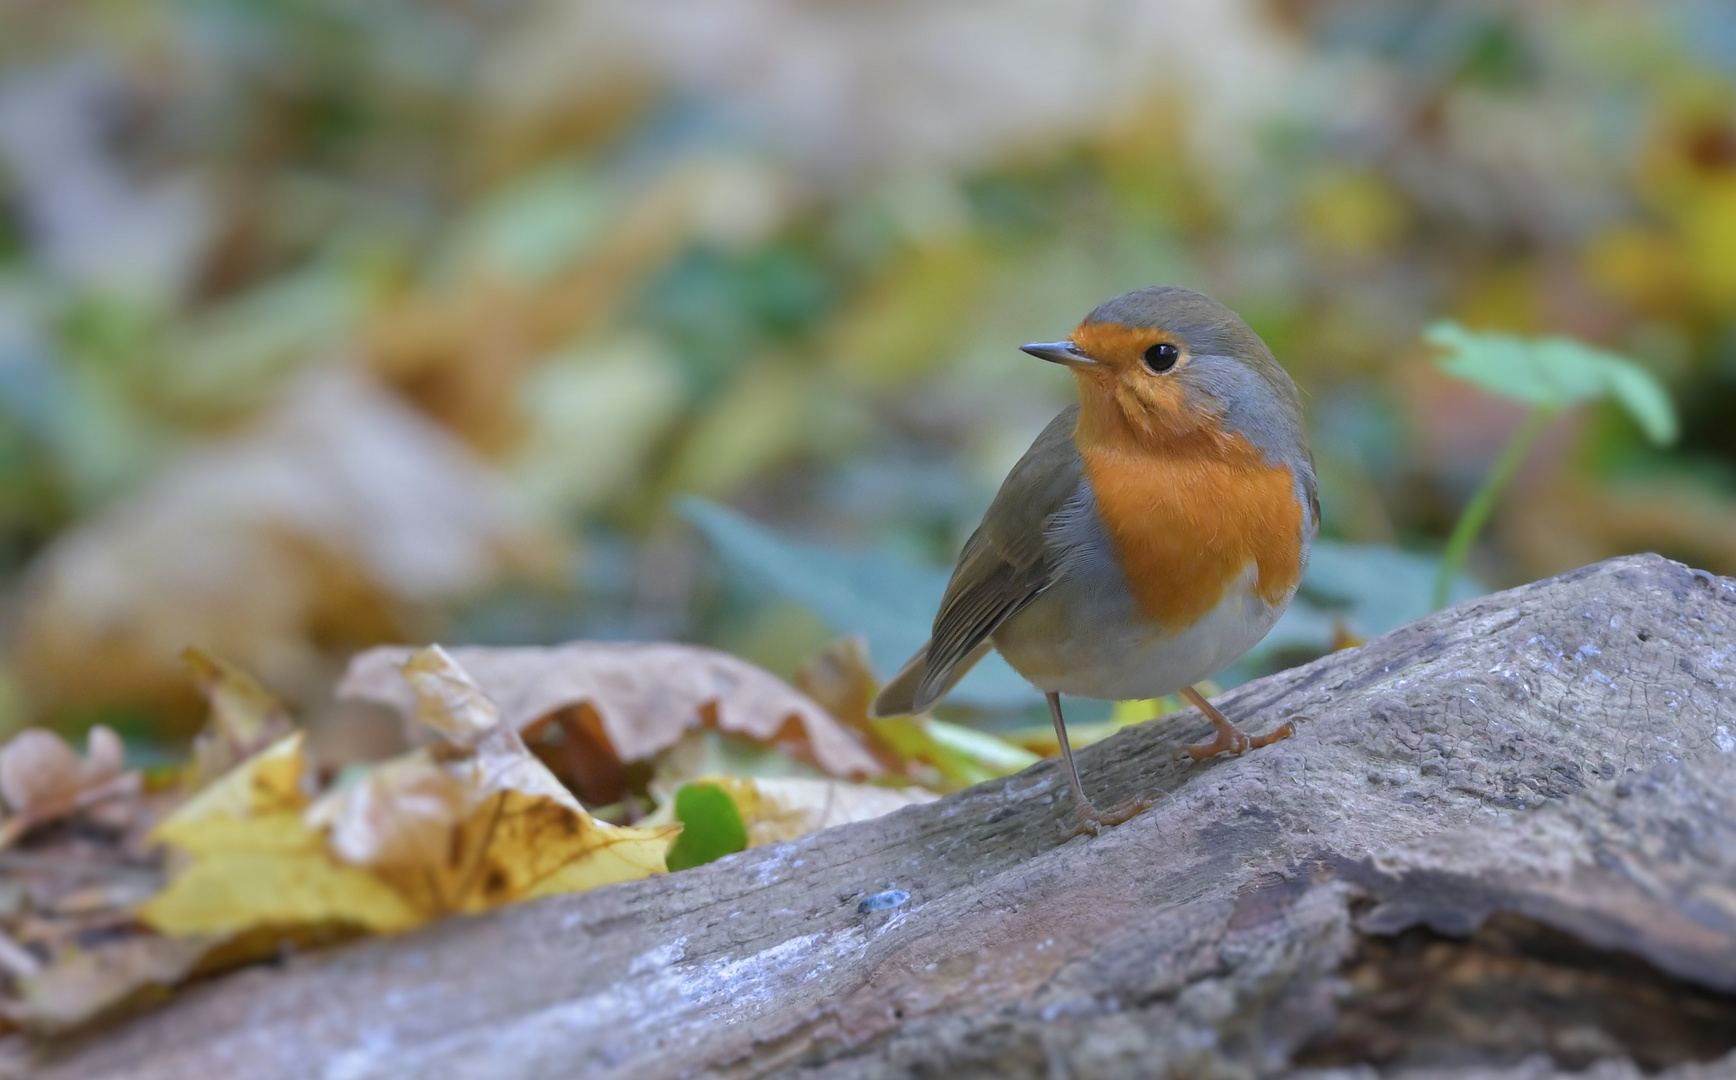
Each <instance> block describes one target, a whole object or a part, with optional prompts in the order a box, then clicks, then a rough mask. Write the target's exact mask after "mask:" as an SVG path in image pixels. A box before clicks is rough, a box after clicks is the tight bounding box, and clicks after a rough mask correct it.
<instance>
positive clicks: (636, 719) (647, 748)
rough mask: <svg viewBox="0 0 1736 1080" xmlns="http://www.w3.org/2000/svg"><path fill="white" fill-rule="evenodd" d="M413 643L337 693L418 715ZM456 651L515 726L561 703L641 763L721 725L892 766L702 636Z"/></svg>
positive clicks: (857, 762) (792, 747) (808, 753)
mask: <svg viewBox="0 0 1736 1080" xmlns="http://www.w3.org/2000/svg"><path fill="white" fill-rule="evenodd" d="M409 655H410V653H409V650H408V649H405V648H382V649H372V650H370V651H368V652H365V653H362V654H361V655H360V656H357V657H356V658H355V659H354V660H353V661H352V662H351V663H350V670H349V674H347V675H346V676H345V677H344V680H343V682H342V683H341V684H339V686H338V695H339V697H343V698H351V699H356V700H362V701H373V702H378V703H380V704H384V705H390V706H392V707H394V708H396V709H397V710H398V711H399V712H400V713H402V714H403V715H404V716H406V717H413V716H415V715H416V710H417V708H418V706H417V703H416V696H415V694H414V693H412V691H411V690H410V687H409V686H408V685H407V684H406V683H405V681H404V679H403V678H401V677H399V675H398V671H397V668H398V666H399V665H401V664H403V663H404V662H405V660H406V659H408V657H409ZM451 656H452V658H453V659H454V660H455V661H456V662H457V663H458V664H460V665H461V666H462V667H463V668H464V670H465V671H467V672H469V673H470V674H471V675H472V676H473V677H474V678H475V680H476V683H477V685H478V686H479V687H480V688H481V690H482V692H483V693H484V694H486V695H487V696H488V698H490V699H491V700H493V701H495V702H497V703H499V706H500V715H501V718H502V720H503V721H504V722H505V723H506V724H507V725H508V726H510V727H511V728H512V729H513V730H515V731H519V730H522V729H523V728H525V727H526V726H527V725H529V724H532V723H535V722H536V721H538V720H540V719H542V718H544V717H546V716H549V715H551V714H553V713H556V712H559V711H561V710H567V709H576V710H578V711H579V712H580V713H583V714H585V716H586V718H594V720H595V723H596V725H597V727H598V728H599V730H600V731H601V733H602V734H603V736H604V737H605V738H606V739H607V742H608V745H609V747H610V748H612V750H613V752H614V754H615V757H616V758H617V759H618V761H620V762H630V761H643V760H646V759H649V758H650V757H652V756H653V755H655V754H657V753H658V752H659V751H661V750H664V749H666V748H667V747H669V746H672V745H674V744H675V742H676V741H677V740H679V739H680V738H681V736H682V733H683V732H685V731H688V730H690V729H693V728H698V727H716V728H718V729H721V730H723V731H728V732H733V733H736V734H739V735H744V736H747V737H748V738H751V739H754V740H756V741H759V742H763V743H771V744H776V745H778V746H779V747H781V748H783V749H786V750H788V751H789V752H790V753H791V754H792V755H793V756H795V757H797V758H799V759H801V760H805V761H808V762H809V763H811V764H813V765H815V766H817V767H818V768H820V769H821V770H823V771H825V772H826V773H829V774H831V775H833V776H840V777H858V778H860V777H869V776H875V775H878V774H880V773H881V772H883V771H884V770H883V767H882V766H881V764H880V763H879V762H878V761H876V760H875V759H874V756H873V755H872V754H870V753H869V752H868V750H867V749H865V748H864V746H863V744H862V741H861V740H860V739H858V738H857V737H856V736H855V735H854V734H853V733H851V732H850V731H849V730H848V729H847V728H845V727H844V726H843V725H842V724H840V723H839V722H838V721H837V720H835V719H833V717H832V716H830V715H829V714H828V713H827V712H826V711H825V710H824V709H822V708H821V707H820V706H819V705H817V704H815V703H814V701H813V700H812V699H810V698H809V697H808V696H807V695H805V694H802V693H800V692H799V691H797V690H795V689H793V688H792V687H790V686H789V685H788V684H787V683H785V682H784V681H783V680H781V679H779V678H777V676H775V675H772V674H771V673H770V672H768V671H764V670H762V669H760V668H757V667H755V666H753V665H752V664H749V663H747V662H746V661H744V660H738V659H737V658H735V657H733V656H730V655H728V654H727V653H721V652H718V651H716V650H714V649H706V648H701V647H699V646H696V645H677V644H669V643H658V644H622V643H615V642H608V643H604V642H588V641H581V642H571V643H569V644H566V645H559V646H554V647H548V648H531V647H525V648H482V647H470V648H458V649H453V650H451Z"/></svg>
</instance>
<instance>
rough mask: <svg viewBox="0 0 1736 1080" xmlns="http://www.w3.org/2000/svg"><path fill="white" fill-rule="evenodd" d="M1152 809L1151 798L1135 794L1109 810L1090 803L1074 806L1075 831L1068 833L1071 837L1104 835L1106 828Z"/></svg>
mask: <svg viewBox="0 0 1736 1080" xmlns="http://www.w3.org/2000/svg"><path fill="white" fill-rule="evenodd" d="M1149 809H1151V800H1150V799H1148V798H1146V797H1145V796H1144V795H1135V796H1134V797H1133V798H1131V799H1128V800H1127V801H1126V802H1123V803H1117V804H1115V805H1114V806H1111V807H1110V808H1109V809H1107V810H1099V809H1098V808H1097V807H1095V806H1093V805H1092V804H1090V803H1084V804H1083V805H1080V806H1077V807H1075V808H1074V824H1073V831H1072V832H1070V833H1068V834H1067V836H1068V838H1069V839H1071V838H1072V837H1075V836H1083V835H1085V834H1086V833H1090V834H1091V835H1092V836H1102V835H1103V830H1104V829H1105V828H1111V827H1113V826H1116V825H1119V824H1121V823H1122V822H1124V821H1127V820H1128V819H1130V818H1132V817H1134V816H1136V815H1138V814H1139V813H1141V812H1142V811H1145V810H1149Z"/></svg>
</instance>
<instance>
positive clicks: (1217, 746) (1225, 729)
mask: <svg viewBox="0 0 1736 1080" xmlns="http://www.w3.org/2000/svg"><path fill="white" fill-rule="evenodd" d="M1294 734H1296V725H1295V724H1294V723H1292V722H1290V721H1288V720H1286V721H1285V722H1284V724H1283V726H1282V727H1280V728H1278V730H1276V731H1271V732H1267V733H1266V734H1264V735H1249V734H1248V733H1247V732H1245V731H1243V730H1242V729H1241V728H1239V727H1236V726H1235V725H1234V724H1230V723H1225V724H1223V725H1221V726H1219V727H1218V735H1217V738H1215V739H1213V740H1212V741H1211V742H1208V743H1194V744H1193V745H1191V746H1185V747H1183V748H1182V750H1183V751H1184V752H1185V753H1186V754H1187V756H1188V757H1191V758H1193V759H1194V760H1195V761H1204V760H1205V759H1206V758H1209V757H1216V756H1217V755H1219V754H1221V753H1223V752H1224V751H1226V750H1227V751H1229V752H1230V753H1232V754H1240V753H1242V752H1244V751H1247V750H1258V749H1259V748H1260V747H1262V746H1270V745H1272V744H1273V743H1275V742H1277V741H1278V740H1280V739H1288V738H1289V737H1290V736H1292V735H1294ZM1176 756H1177V757H1180V756H1181V755H1180V754H1177V755H1176Z"/></svg>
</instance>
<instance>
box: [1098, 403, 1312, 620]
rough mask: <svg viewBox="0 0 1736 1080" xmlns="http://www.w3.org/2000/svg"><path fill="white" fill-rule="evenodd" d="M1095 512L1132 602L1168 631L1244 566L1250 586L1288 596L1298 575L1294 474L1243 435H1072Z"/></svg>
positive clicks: (1196, 614)
mask: <svg viewBox="0 0 1736 1080" xmlns="http://www.w3.org/2000/svg"><path fill="white" fill-rule="evenodd" d="M1075 437H1076V440H1077V441H1078V444H1079V452H1080V454H1081V456H1082V457H1083V459H1084V464H1085V475H1086V478H1087V480H1088V481H1089V482H1090V484H1091V488H1092V492H1093V493H1094V494H1095V495H1096V497H1097V512H1098V514H1099V516H1100V517H1101V518H1102V519H1103V524H1104V527H1105V528H1106V529H1107V531H1108V533H1109V538H1110V540H1111V542H1112V543H1113V544H1114V545H1115V550H1116V554H1117V555H1118V556H1119V557H1120V558H1119V561H1120V564H1121V569H1122V572H1123V573H1124V574H1125V575H1126V576H1127V583H1128V586H1129V587H1130V588H1131V589H1132V591H1133V594H1134V598H1135V599H1136V600H1137V602H1138V604H1139V607H1140V609H1141V610H1142V611H1143V612H1144V613H1145V614H1146V615H1147V616H1148V617H1149V618H1151V619H1152V620H1154V621H1155V622H1157V623H1158V624H1159V625H1161V626H1163V627H1164V628H1165V629H1166V630H1169V631H1171V632H1180V631H1183V630H1186V629H1187V628H1188V627H1190V626H1192V625H1193V624H1194V623H1195V622H1197V621H1199V620H1200V619H1201V618H1202V617H1204V616H1205V615H1206V613H1207V612H1209V611H1211V610H1212V609H1213V608H1215V607H1216V606H1217V605H1218V603H1219V602H1220V601H1222V600H1223V598H1224V593H1225V591H1226V590H1227V589H1228V587H1229V586H1230V584H1231V583H1232V582H1233V581H1235V580H1236V579H1237V578H1238V577H1239V576H1240V575H1241V574H1242V573H1243V572H1244V571H1245V570H1246V568H1247V567H1248V566H1249V565H1250V564H1252V565H1253V566H1255V567H1256V571H1257V577H1256V579H1255V582H1254V591H1255V593H1256V594H1257V595H1258V596H1260V598H1261V599H1263V600H1265V601H1266V602H1267V603H1273V604H1275V603H1279V602H1281V601H1283V600H1284V599H1285V598H1287V597H1288V596H1289V594H1290V591H1291V590H1292V589H1293V588H1295V586H1296V583H1297V581H1298V580H1299V578H1300V577H1301V564H1302V505H1301V503H1300V502H1299V501H1298V500H1297V498H1296V489H1295V478H1294V477H1293V476H1292V475H1291V472H1290V470H1289V469H1288V468H1287V467H1285V466H1282V465H1276V466H1274V465H1268V464H1267V463H1266V461H1265V459H1264V456H1263V455H1262V454H1261V453H1260V451H1259V450H1258V449H1257V448H1255V447H1254V446H1253V445H1251V444H1250V443H1249V442H1248V441H1247V440H1246V439H1243V438H1241V437H1240V436H1236V435H1227V434H1224V433H1223V432H1221V431H1218V430H1206V429H1200V430H1196V431H1193V432H1190V433H1188V434H1186V435H1184V436H1181V437H1177V438H1171V439H1166V440H1164V441H1163V442H1162V443H1161V444H1160V445H1151V444H1150V443H1148V442H1147V441H1145V440H1139V441H1129V440H1125V439H1119V438H1113V437H1111V438H1092V437H1090V434H1089V433H1088V431H1087V424H1086V418H1085V414H1083V413H1082V414H1081V416H1080V428H1079V431H1078V432H1077V434H1076V436H1075Z"/></svg>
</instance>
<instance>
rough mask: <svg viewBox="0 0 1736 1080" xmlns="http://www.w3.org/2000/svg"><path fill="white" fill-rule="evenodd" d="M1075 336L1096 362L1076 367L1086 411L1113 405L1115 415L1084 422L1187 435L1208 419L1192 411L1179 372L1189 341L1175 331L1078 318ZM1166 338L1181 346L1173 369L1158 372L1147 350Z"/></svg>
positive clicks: (1147, 433) (1152, 435) (1149, 433)
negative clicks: (1147, 358)
mask: <svg viewBox="0 0 1736 1080" xmlns="http://www.w3.org/2000/svg"><path fill="white" fill-rule="evenodd" d="M1072 341H1073V344H1075V345H1077V346H1079V348H1080V349H1082V350H1084V352H1085V354H1086V355H1087V356H1089V357H1091V359H1093V360H1095V361H1097V364H1098V366H1097V367H1086V368H1075V369H1074V371H1073V374H1074V375H1075V377H1076V378H1077V379H1078V382H1079V397H1080V401H1081V402H1082V403H1083V404H1084V406H1085V409H1086V412H1088V413H1094V412H1097V411H1098V410H1095V409H1093V405H1094V404H1095V405H1097V406H1107V405H1113V407H1114V409H1113V413H1114V414H1113V415H1111V414H1109V413H1101V414H1100V415H1095V416H1094V417H1093V418H1092V419H1091V420H1089V421H1085V420H1084V418H1082V422H1088V423H1096V422H1102V423H1106V424H1115V425H1117V426H1126V427H1128V428H1129V429H1130V430H1132V431H1137V432H1140V433H1142V435H1143V436H1144V437H1145V438H1148V439H1153V438H1159V437H1162V436H1163V435H1166V434H1167V435H1169V436H1177V435H1182V434H1185V433H1187V432H1190V431H1192V430H1194V429H1195V428H1197V427H1198V426H1199V425H1200V423H1201V422H1202V420H1204V419H1205V418H1203V417H1199V416H1194V415H1191V414H1190V412H1189V410H1188V407H1187V406H1188V402H1187V393H1186V390H1185V388H1184V387H1183V385H1182V382H1181V380H1180V379H1177V378H1176V377H1175V373H1176V372H1177V371H1179V370H1181V369H1182V368H1185V367H1186V366H1187V362H1188V351H1187V344H1186V342H1184V341H1182V339H1181V338H1179V337H1177V336H1176V335H1174V334H1171V333H1169V332H1168V331H1167V330H1159V329H1154V328H1150V327H1137V326H1123V325H1121V324H1120V323H1080V324H1079V326H1078V328H1077V329H1075V330H1074V331H1073V337H1072ZM1165 341H1167V342H1169V343H1170V344H1172V345H1175V346H1176V347H1177V348H1178V349H1180V350H1181V358H1180V359H1178V360H1177V361H1176V363H1175V366H1174V367H1173V368H1171V369H1170V370H1169V371H1166V372H1163V373H1161V374H1159V373H1154V372H1152V371H1150V370H1149V369H1147V368H1146V366H1145V352H1146V350H1147V349H1149V348H1151V347H1152V346H1153V345H1156V344H1158V343H1159V342H1165Z"/></svg>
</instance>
